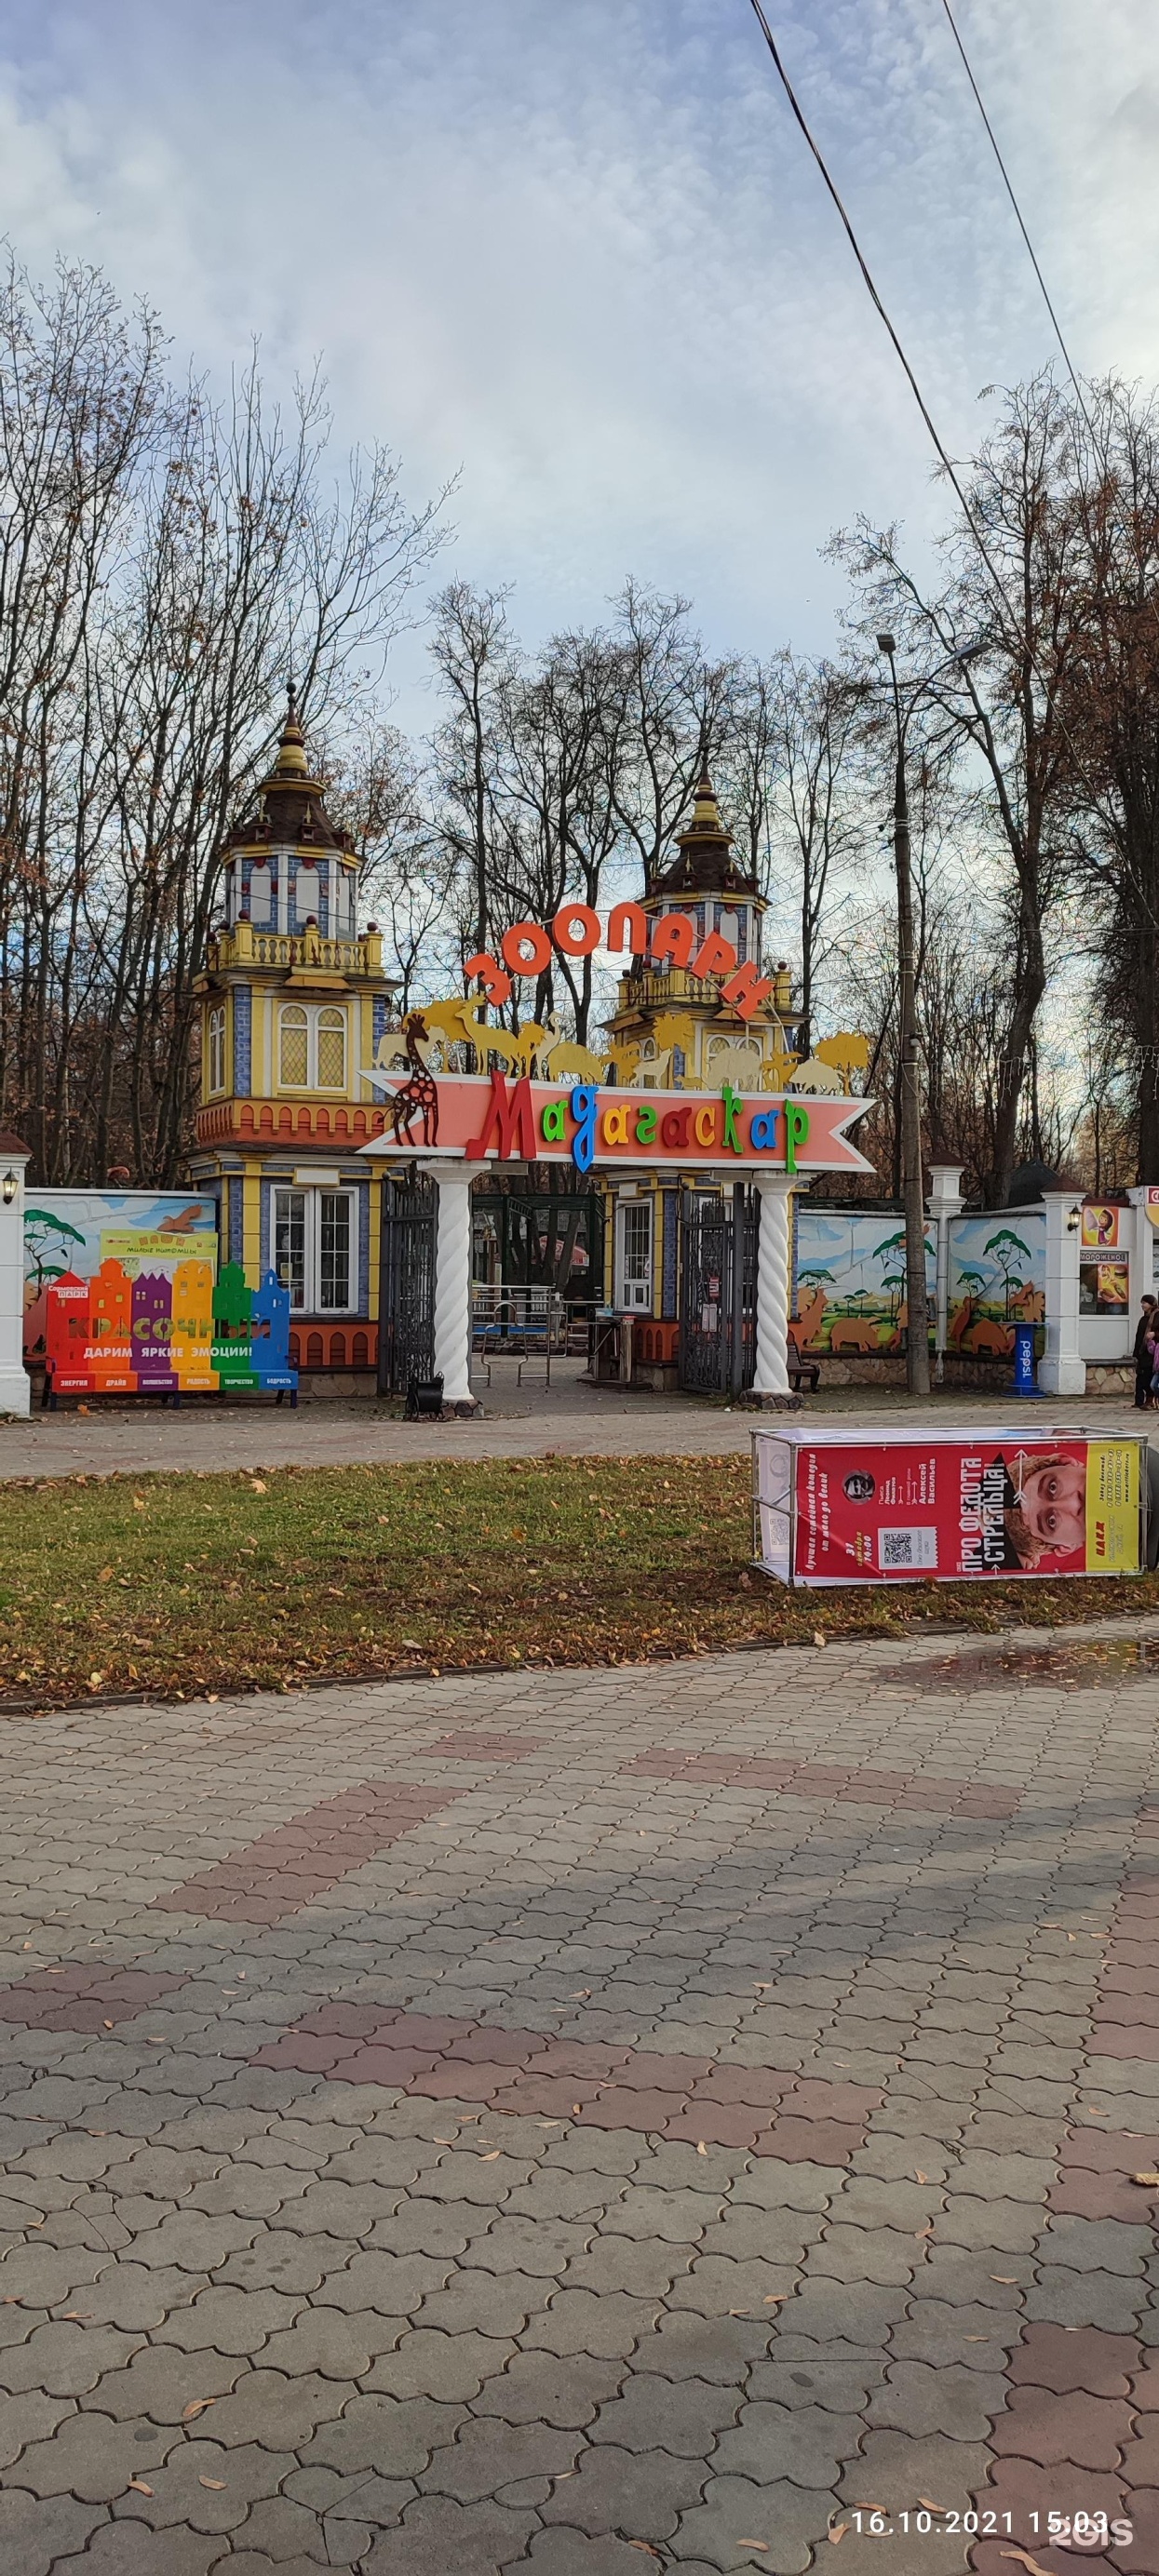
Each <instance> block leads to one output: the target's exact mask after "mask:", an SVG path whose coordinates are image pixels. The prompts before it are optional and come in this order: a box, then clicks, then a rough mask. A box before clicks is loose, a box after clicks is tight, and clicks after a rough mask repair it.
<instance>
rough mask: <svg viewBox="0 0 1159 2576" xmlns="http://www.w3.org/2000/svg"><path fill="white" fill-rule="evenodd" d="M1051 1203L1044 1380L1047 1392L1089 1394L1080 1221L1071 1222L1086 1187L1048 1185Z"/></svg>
mask: <svg viewBox="0 0 1159 2576" xmlns="http://www.w3.org/2000/svg"><path fill="white" fill-rule="evenodd" d="M1043 1201H1044V1204H1045V1207H1046V1349H1045V1351H1044V1353H1043V1356H1042V1358H1041V1359H1040V1361H1039V1363H1038V1383H1039V1385H1040V1387H1041V1388H1042V1390H1043V1392H1044V1394H1046V1395H1085V1394H1086V1391H1087V1369H1086V1361H1085V1360H1084V1359H1083V1358H1082V1357H1081V1356H1080V1352H1079V1242H1080V1227H1079V1225H1078V1224H1077V1223H1076V1224H1075V1225H1073V1226H1072V1225H1071V1223H1070V1219H1071V1217H1072V1215H1073V1214H1074V1212H1075V1210H1076V1209H1079V1210H1080V1211H1081V1207H1082V1191H1081V1190H1044V1192H1043Z"/></svg>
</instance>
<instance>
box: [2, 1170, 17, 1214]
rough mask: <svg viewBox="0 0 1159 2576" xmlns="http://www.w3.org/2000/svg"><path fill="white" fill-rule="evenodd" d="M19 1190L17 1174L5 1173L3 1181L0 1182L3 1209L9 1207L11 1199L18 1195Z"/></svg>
mask: <svg viewBox="0 0 1159 2576" xmlns="http://www.w3.org/2000/svg"><path fill="white" fill-rule="evenodd" d="M19 1189H20V1175H19V1173H18V1172H5V1174H4V1178H3V1181H0V1197H2V1198H3V1201H4V1205H5V1207H11V1205H12V1202H13V1199H14V1198H16V1197H17V1195H18V1193H19Z"/></svg>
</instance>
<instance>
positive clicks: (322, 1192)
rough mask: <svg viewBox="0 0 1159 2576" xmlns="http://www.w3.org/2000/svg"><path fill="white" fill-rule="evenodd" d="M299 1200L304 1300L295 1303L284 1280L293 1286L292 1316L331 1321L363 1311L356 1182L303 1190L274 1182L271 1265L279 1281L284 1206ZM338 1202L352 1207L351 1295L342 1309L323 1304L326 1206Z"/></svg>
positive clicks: (312, 1186) (350, 1208) (350, 1209)
mask: <svg viewBox="0 0 1159 2576" xmlns="http://www.w3.org/2000/svg"><path fill="white" fill-rule="evenodd" d="M295 1199H297V1200H300V1201H301V1203H302V1206H301V1216H302V1233H303V1260H302V1299H301V1303H300V1304H299V1305H296V1304H295V1303H294V1296H293V1289H292V1285H291V1283H290V1281H289V1280H288V1279H285V1280H283V1285H284V1286H286V1287H290V1313H291V1315H293V1316H297V1317H299V1318H300V1317H301V1316H303V1315H307V1316H324V1317H326V1319H327V1320H329V1319H330V1318H331V1317H332V1316H335V1315H356V1314H357V1313H358V1311H359V1307H358V1253H359V1242H358V1191H357V1189H356V1187H355V1186H354V1184H353V1182H350V1183H343V1184H341V1185H339V1186H338V1187H337V1188H329V1187H323V1186H322V1185H321V1183H317V1184H310V1185H308V1186H305V1187H301V1188H300V1187H299V1186H298V1185H297V1183H296V1182H286V1183H282V1182H280V1181H276V1182H275V1183H274V1189H273V1202H272V1205H271V1208H270V1263H271V1267H272V1268H273V1269H274V1270H275V1271H276V1272H277V1274H278V1277H279V1279H281V1278H282V1269H281V1266H280V1264H279V1259H278V1232H279V1228H280V1226H281V1224H282V1223H283V1222H284V1215H283V1204H284V1202H286V1201H289V1200H295ZM334 1199H345V1200H346V1201H347V1204H348V1208H349V1224H350V1252H349V1266H348V1270H347V1288H348V1292H349V1293H348V1298H347V1303H346V1304H345V1305H342V1306H340V1305H324V1304H323V1303H322V1292H323V1276H322V1273H323V1259H324V1245H323V1236H324V1231H325V1227H324V1218H325V1214H326V1205H325V1203H326V1202H327V1201H330V1200H334ZM285 1213H286V1214H287V1215H288V1213H289V1211H288V1210H286V1211H285Z"/></svg>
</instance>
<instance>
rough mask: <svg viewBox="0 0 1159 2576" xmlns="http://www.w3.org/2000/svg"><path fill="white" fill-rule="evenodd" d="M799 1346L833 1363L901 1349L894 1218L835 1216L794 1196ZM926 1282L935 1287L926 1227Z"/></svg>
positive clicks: (901, 1245)
mask: <svg viewBox="0 0 1159 2576" xmlns="http://www.w3.org/2000/svg"><path fill="white" fill-rule="evenodd" d="M795 1268H796V1307H795V1313H796V1318H797V1336H796V1338H797V1341H798V1344H799V1346H800V1348H801V1349H802V1350H810V1351H831V1352H832V1354H833V1356H834V1358H839V1357H840V1356H841V1355H842V1354H843V1353H844V1354H845V1355H846V1356H858V1357H861V1358H866V1357H869V1356H871V1355H873V1354H874V1353H877V1352H882V1351H899V1350H901V1349H902V1348H903V1347H904V1343H905V1336H906V1331H907V1328H908V1323H909V1308H908V1306H907V1304H906V1294H905V1227H904V1226H903V1225H902V1223H901V1221H900V1219H899V1218H898V1217H896V1216H857V1215H849V1216H846V1215H844V1214H840V1213H839V1212H838V1211H837V1210H836V1209H835V1208H823V1207H816V1206H814V1205H812V1204H811V1203H810V1201H809V1200H808V1199H800V1200H798V1202H797V1209H796V1265H795ZM926 1285H927V1288H928V1291H929V1295H930V1296H931V1298H932V1297H933V1296H934V1294H935V1292H936V1288H937V1238H936V1234H935V1230H934V1228H933V1226H932V1225H930V1226H927V1227H926Z"/></svg>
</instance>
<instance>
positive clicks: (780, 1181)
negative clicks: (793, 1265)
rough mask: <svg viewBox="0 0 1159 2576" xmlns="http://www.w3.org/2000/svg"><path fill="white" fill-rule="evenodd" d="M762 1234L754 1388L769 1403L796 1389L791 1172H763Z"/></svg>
mask: <svg viewBox="0 0 1159 2576" xmlns="http://www.w3.org/2000/svg"><path fill="white" fill-rule="evenodd" d="M757 1190H758V1192H759V1194H760V1202H761V1222H760V1232H759V1234H758V1236H757V1366H756V1376H755V1377H754V1379H753V1394H754V1395H755V1396H759V1397H760V1398H761V1399H762V1400H763V1401H764V1402H765V1403H770V1402H774V1401H776V1400H777V1399H778V1398H780V1399H782V1400H783V1399H784V1398H785V1397H788V1396H790V1395H791V1392H792V1390H791V1388H790V1386H789V1367H788V1355H789V1275H790V1261H789V1227H790V1224H791V1222H792V1192H793V1184H792V1182H791V1180H790V1179H789V1177H788V1175H787V1174H786V1173H782V1172H776V1173H773V1172H769V1173H764V1172H762V1173H761V1175H760V1177H759V1179H758V1181H757Z"/></svg>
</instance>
